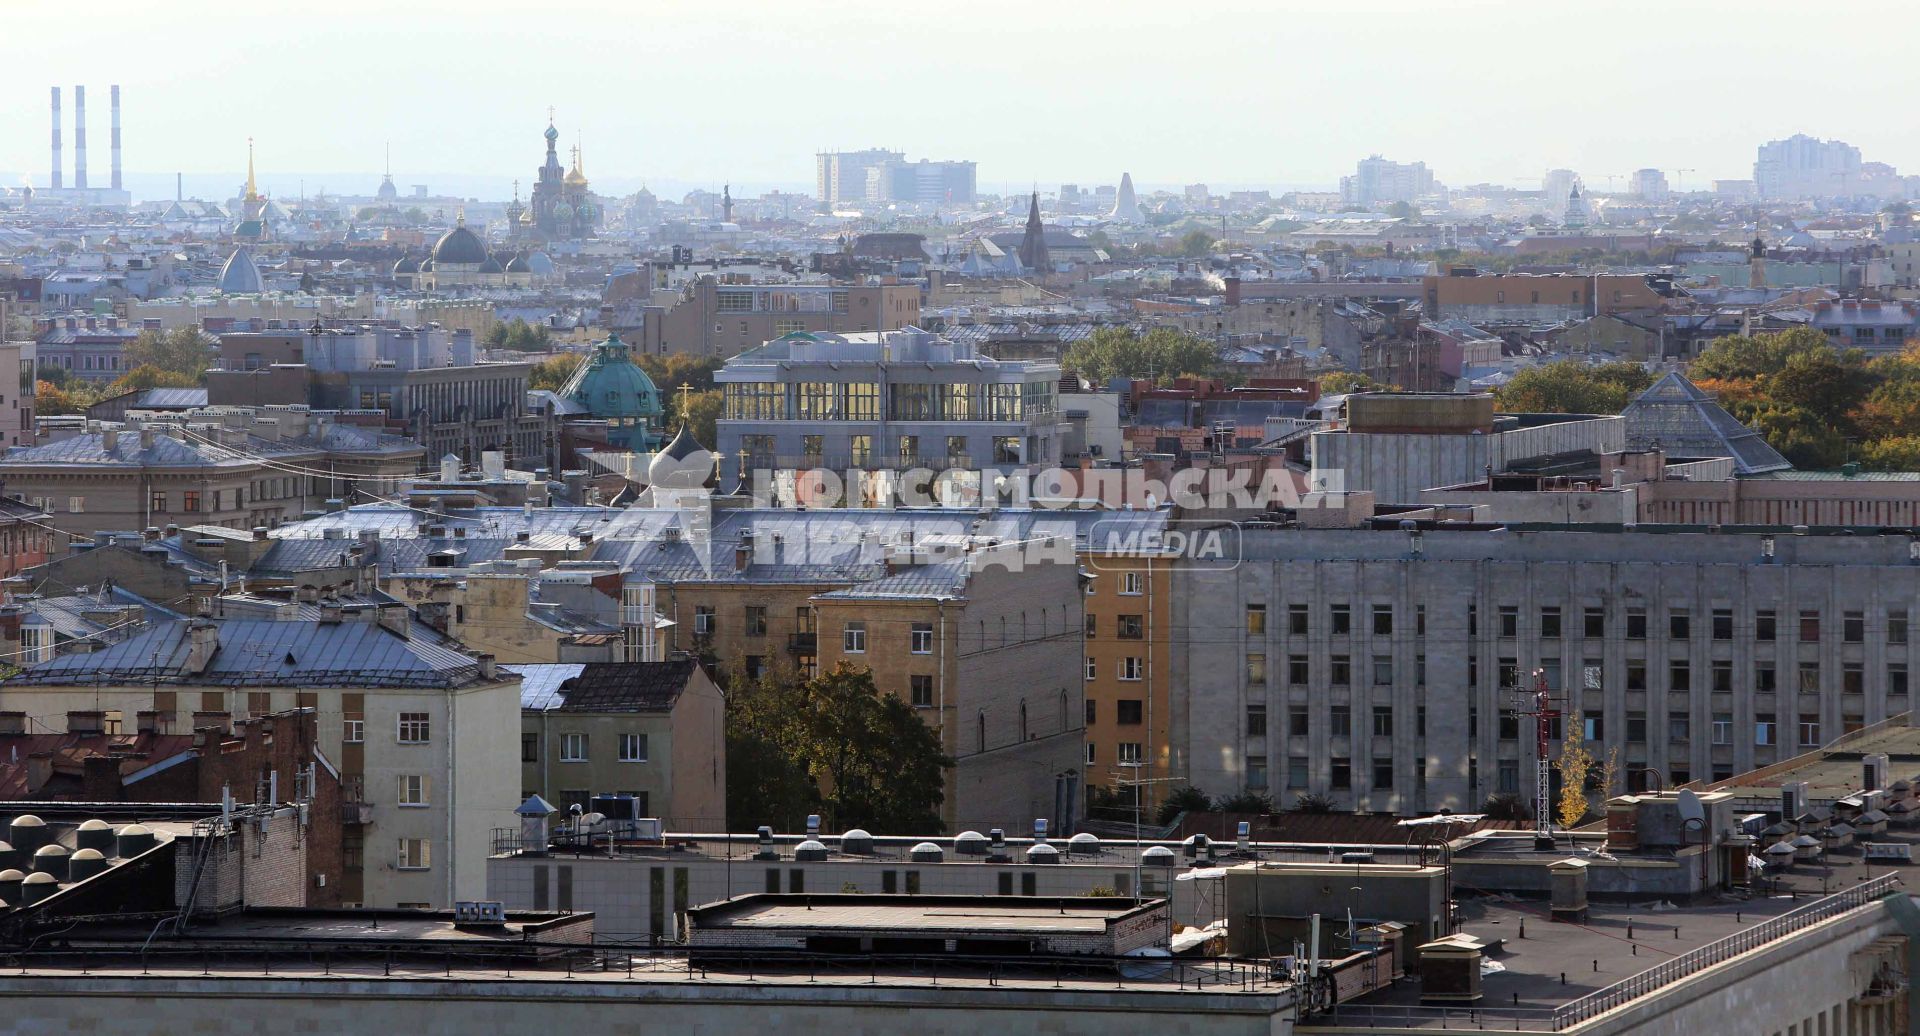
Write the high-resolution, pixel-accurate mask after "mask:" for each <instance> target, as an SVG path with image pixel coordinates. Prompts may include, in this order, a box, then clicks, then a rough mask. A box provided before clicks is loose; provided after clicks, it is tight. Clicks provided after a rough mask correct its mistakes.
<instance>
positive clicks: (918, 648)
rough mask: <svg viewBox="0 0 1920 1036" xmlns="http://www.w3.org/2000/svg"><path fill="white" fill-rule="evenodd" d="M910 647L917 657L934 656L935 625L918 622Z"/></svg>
mask: <svg viewBox="0 0 1920 1036" xmlns="http://www.w3.org/2000/svg"><path fill="white" fill-rule="evenodd" d="M909 639H910V641H911V643H910V644H909V645H908V646H909V647H910V648H911V649H912V651H913V653H914V654H916V655H931V654H933V623H931V622H916V623H914V624H913V633H912V634H911V637H910V638H909Z"/></svg>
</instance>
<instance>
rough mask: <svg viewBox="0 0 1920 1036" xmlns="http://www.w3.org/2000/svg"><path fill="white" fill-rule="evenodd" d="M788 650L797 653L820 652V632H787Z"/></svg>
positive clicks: (810, 653) (809, 653) (811, 653)
mask: <svg viewBox="0 0 1920 1036" xmlns="http://www.w3.org/2000/svg"><path fill="white" fill-rule="evenodd" d="M787 650H788V651H790V652H792V653H794V654H796V655H813V654H818V653H819V651H820V634H818V633H789V634H787Z"/></svg>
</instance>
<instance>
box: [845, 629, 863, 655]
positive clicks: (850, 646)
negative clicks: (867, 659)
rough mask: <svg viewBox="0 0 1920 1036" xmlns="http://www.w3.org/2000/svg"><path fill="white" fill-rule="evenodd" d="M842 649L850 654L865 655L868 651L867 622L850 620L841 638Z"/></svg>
mask: <svg viewBox="0 0 1920 1036" xmlns="http://www.w3.org/2000/svg"><path fill="white" fill-rule="evenodd" d="M840 649H841V650H842V651H845V652H846V653H847V654H850V655H863V654H866V651H867V624H866V623H865V622H849V623H847V628H846V630H845V631H844V632H843V633H842V635H841V639H840Z"/></svg>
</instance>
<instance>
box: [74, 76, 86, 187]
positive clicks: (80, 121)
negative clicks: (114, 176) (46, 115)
mask: <svg viewBox="0 0 1920 1036" xmlns="http://www.w3.org/2000/svg"><path fill="white" fill-rule="evenodd" d="M73 185H74V186H75V187H78V188H80V189H81V190H83V191H84V190H86V189H87V88H86V87H84V86H76V87H74V88H73Z"/></svg>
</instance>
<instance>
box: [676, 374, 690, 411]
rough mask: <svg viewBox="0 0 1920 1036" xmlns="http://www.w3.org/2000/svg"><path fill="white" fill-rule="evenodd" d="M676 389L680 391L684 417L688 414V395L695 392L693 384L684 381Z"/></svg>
mask: <svg viewBox="0 0 1920 1036" xmlns="http://www.w3.org/2000/svg"><path fill="white" fill-rule="evenodd" d="M675 391H677V392H679V393H680V416H681V417H683V418H684V417H686V416H687V397H688V396H689V395H692V394H693V384H692V383H691V382H686V381H683V382H681V383H680V387H679V388H678V389H676V390H675Z"/></svg>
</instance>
